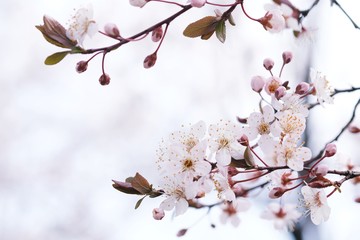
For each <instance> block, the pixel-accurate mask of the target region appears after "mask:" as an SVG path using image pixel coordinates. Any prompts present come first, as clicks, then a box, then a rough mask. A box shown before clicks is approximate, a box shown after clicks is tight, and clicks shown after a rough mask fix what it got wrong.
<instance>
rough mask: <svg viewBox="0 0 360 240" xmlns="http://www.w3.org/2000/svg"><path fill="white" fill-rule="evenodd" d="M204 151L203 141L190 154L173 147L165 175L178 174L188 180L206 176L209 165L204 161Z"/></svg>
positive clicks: (204, 144)
mask: <svg viewBox="0 0 360 240" xmlns="http://www.w3.org/2000/svg"><path fill="white" fill-rule="evenodd" d="M205 151H206V142H205V141H202V142H201V143H199V144H197V145H196V146H195V147H193V148H192V149H191V150H190V152H188V151H186V150H184V149H183V148H180V147H173V148H172V150H171V153H170V159H169V162H168V165H167V168H166V171H167V173H168V174H171V173H173V174H179V175H182V176H184V177H186V178H189V179H193V178H194V177H198V176H205V175H207V174H208V173H210V171H211V164H210V163H209V162H207V161H205V160H204V159H205Z"/></svg>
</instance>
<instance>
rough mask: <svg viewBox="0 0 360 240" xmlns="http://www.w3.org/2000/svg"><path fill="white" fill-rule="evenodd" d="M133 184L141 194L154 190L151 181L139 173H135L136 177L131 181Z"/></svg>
mask: <svg viewBox="0 0 360 240" xmlns="http://www.w3.org/2000/svg"><path fill="white" fill-rule="evenodd" d="M131 186H132V187H133V188H135V189H136V190H137V191H139V192H140V193H141V194H148V193H150V192H151V191H152V187H151V185H150V184H149V182H148V181H147V180H146V179H145V178H144V177H143V176H141V175H140V174H139V173H136V174H135V177H134V178H133V179H132V181H131Z"/></svg>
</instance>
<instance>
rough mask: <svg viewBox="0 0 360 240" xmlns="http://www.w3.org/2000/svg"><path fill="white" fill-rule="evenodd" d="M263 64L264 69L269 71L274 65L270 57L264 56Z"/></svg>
mask: <svg viewBox="0 0 360 240" xmlns="http://www.w3.org/2000/svg"><path fill="white" fill-rule="evenodd" d="M263 66H264V68H265V69H266V70H268V71H270V70H271V69H272V68H273V67H274V60H272V59H271V58H265V59H264V62H263Z"/></svg>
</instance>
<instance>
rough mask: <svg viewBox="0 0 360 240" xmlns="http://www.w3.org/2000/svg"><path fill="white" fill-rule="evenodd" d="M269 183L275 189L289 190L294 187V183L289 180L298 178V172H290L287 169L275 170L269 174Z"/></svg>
mask: <svg viewBox="0 0 360 240" xmlns="http://www.w3.org/2000/svg"><path fill="white" fill-rule="evenodd" d="M269 176H270V179H271V183H272V184H273V185H274V186H275V187H282V188H291V187H292V186H293V185H294V181H291V179H294V178H297V177H298V172H296V171H291V170H289V169H283V170H277V171H273V172H271V173H270V175H269Z"/></svg>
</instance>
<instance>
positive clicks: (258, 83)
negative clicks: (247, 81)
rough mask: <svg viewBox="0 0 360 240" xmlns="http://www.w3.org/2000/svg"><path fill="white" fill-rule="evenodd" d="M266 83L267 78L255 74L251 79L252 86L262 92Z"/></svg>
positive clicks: (256, 90)
mask: <svg viewBox="0 0 360 240" xmlns="http://www.w3.org/2000/svg"><path fill="white" fill-rule="evenodd" d="M264 85H265V79H264V78H263V77H261V76H255V77H253V78H252V79H251V88H252V90H254V91H255V92H258V93H259V92H261V91H262V89H263V87H264Z"/></svg>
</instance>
